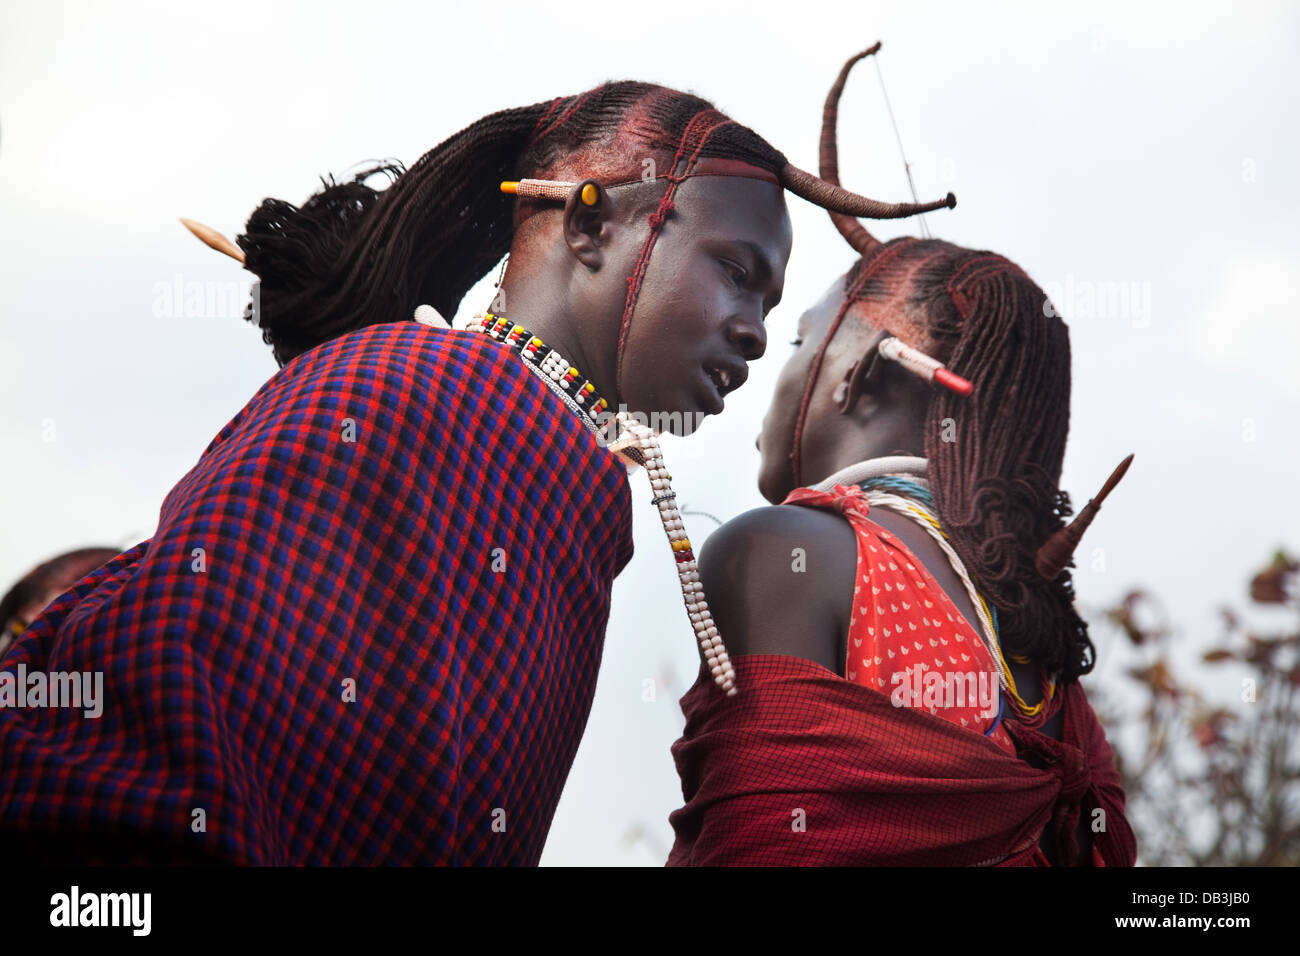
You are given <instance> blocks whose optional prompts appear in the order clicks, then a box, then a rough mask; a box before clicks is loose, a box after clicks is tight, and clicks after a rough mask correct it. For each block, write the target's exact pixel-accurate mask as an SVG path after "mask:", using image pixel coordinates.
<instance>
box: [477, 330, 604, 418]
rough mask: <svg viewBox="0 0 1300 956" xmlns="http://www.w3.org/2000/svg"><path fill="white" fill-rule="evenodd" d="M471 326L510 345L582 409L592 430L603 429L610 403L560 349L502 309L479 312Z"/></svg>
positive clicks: (574, 407)
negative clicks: (500, 311) (506, 314)
mask: <svg viewBox="0 0 1300 956" xmlns="http://www.w3.org/2000/svg"><path fill="white" fill-rule="evenodd" d="M468 329H469V331H471V332H482V333H484V334H485V335H487V336H489V337H491V338H494V339H496V340H497V341H498V342H504V343H505V344H506V345H508V346H510V348H511V349H513V350H514V351H515V352H516V353H517V354H518V355H519V356H520V358H522V359H523V360H524V364H526V365H527V366H528V367H529V368H530V369H532V370H533V371H534V372H536V373H537V374H538V375H540V376H541V377H542V379H543V380H545V381H546V383H547V384H548V385H550V386H551V388H552V389H553V390H555V391H558V392H559V393H560V394H561V395H562V396H563V397H564V398H567V399H568V401H567V402H566V403H565V404H566V405H568V406H569V407H570V408H571V409H572V410H574V411H576V412H577V413H578V417H579V418H580V419H581V420H582V422H583V424H584V425H586V426H587V427H588V428H589V429H592V430H599V429H600V427H601V424H602V422H603V421H604V420H605V418H606V413H607V412H608V411H609V403H608V402H607V401H605V399H603V398H602V397H601V396H600V395H599V394H597V392H596V386H595V385H594V384H593V383H592V381H591V379H589V378H587V377H585V376H584V375H583V374H582V373H581V372H579V371H578V370H577V369H576V368H574V367H573V366H572V365H570V364H569V362H568V361H567V360H566V359H565V358H564V357H563V356H562V355H560V353H559V352H557V351H556V350H555V349H553V348H551V347H550V346H548V345H547V344H546V343H545V342H543V341H542V340H541V339H540V338H538V337H537V336H536V335H533V333H531V332H529V331H528V330H527V329H526V328H524V327H523V326H522V325H519V324H518V323H516V322H512V321H510V320H509V319H507V318H506V317H505V316H504V315H502V314H501V313H499V312H495V313H494V312H481V313H479V314H477V315H475V316H474V319H473V321H472V322H471V323H470V325H469V326H468Z"/></svg>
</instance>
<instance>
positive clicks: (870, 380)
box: [833, 329, 890, 415]
mask: <svg viewBox="0 0 1300 956" xmlns="http://www.w3.org/2000/svg"><path fill="white" fill-rule="evenodd" d="M889 335H890V333H889V332H887V331H886V330H885V329H880V330H878V331H877V332H876V334H875V335H873V336H872V337H871V339H870V341H868V342H867V347H866V348H865V349H863V350H862V355H861V357H860V358H859V359H858V360H857V362H855V363H854V365H853V367H852V368H851V369H849V370H848V372H847V373H846V374H845V376H844V380H843V381H842V382H840V384H838V385H836V386H835V394H834V396H833V397H834V399H835V403H836V404H837V405H839V408H840V414H841V415H848V414H849V413H850V412H852V411H853V409H854V407H855V406H856V405H857V404H858V399H859V398H861V397H862V395H863V394H865V393H866V392H869V391H872V390H874V388H875V386H876V385H877V383H878V381H879V379H880V375H881V373H880V366H881V364H882V363H883V362H884V361H885V360H884V359H882V358H881V357H880V343H881V342H883V341H884V340H885V339H887V338H889Z"/></svg>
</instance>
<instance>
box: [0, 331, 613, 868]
mask: <svg viewBox="0 0 1300 956" xmlns="http://www.w3.org/2000/svg"><path fill="white" fill-rule="evenodd" d="M632 550H633V545H632V513H631V495H630V489H629V485H628V478H627V469H626V467H625V466H624V465H623V464H622V463H621V461H620V460H619V459H618V458H617V457H616V456H615V455H613V454H612V453H610V452H609V451H608V450H607V449H605V448H603V447H602V446H601V445H600V443H599V442H598V441H597V438H596V436H595V435H594V434H593V433H592V432H591V431H589V430H588V428H587V427H586V426H585V425H584V424H583V423H582V422H581V421H580V420H579V419H578V417H577V416H576V415H575V414H574V413H573V412H572V411H571V410H570V409H569V408H567V407H566V406H565V404H564V403H563V400H562V399H561V398H560V397H559V396H558V395H557V394H556V393H555V392H553V391H552V390H551V389H550V388H548V386H547V385H546V383H545V382H543V381H542V380H541V379H540V378H539V377H538V376H537V375H536V374H535V373H534V372H532V371H530V370H529V369H527V368H526V367H525V365H524V363H523V361H522V360H521V359H520V357H519V356H518V355H517V354H515V353H513V352H512V350H511V349H510V348H509V347H508V346H506V345H504V344H502V343H499V342H496V341H494V340H492V339H490V338H488V337H487V336H485V335H482V334H480V333H474V332H468V331H462V330H452V331H448V330H445V329H441V330H435V329H431V328H428V327H426V326H423V325H420V324H417V323H415V322H396V323H389V324H384V325H378V326H373V327H370V328H366V329H363V330H361V331H357V332H353V333H351V334H348V335H345V336H343V337H341V338H338V339H335V340H334V341H332V342H329V343H327V344H325V345H323V346H321V347H319V348H316V349H314V350H312V351H310V352H308V353H306V354H304V355H302V356H300V357H298V358H296V359H294V360H293V361H291V362H290V363H289V364H288V365H286V366H285V367H284V368H283V369H281V370H280V371H279V372H277V373H276V374H275V375H274V376H273V377H272V378H271V379H270V380H268V381H267V382H266V384H265V385H264V386H263V387H262V388H261V389H260V390H259V391H258V392H257V393H256V394H255V395H254V396H253V398H252V400H251V401H249V403H248V404H247V405H246V406H244V408H243V409H242V410H241V411H240V412H239V414H237V415H236V416H235V417H234V418H233V419H232V420H231V421H230V422H229V423H228V424H227V425H226V426H225V427H224V428H223V429H222V430H221V432H220V433H219V434H218V435H217V436H216V438H215V439H214V440H213V441H212V443H211V444H210V445H209V446H208V448H207V450H206V451H204V453H203V455H202V457H201V458H200V459H199V461H198V464H196V465H195V467H194V468H193V469H192V470H191V471H190V472H189V473H188V474H187V475H185V476H184V477H183V478H182V479H181V480H180V482H179V483H178V484H177V485H176V486H175V487H174V488H173V489H172V490H171V492H170V493H169V494H168V495H167V497H166V499H165V501H164V502H163V506H162V509H161V513H160V516H159V522H158V527H157V530H156V532H155V534H154V535H153V537H152V538H150V539H149V540H146V541H143V542H141V543H140V544H138V545H136V546H135V547H133V548H131V549H130V550H129V551H126V552H124V553H123V554H121V555H119V556H118V557H116V558H114V559H113V560H112V561H110V562H108V563H107V564H105V565H104V566H102V567H101V568H99V569H98V570H97V571H95V572H94V573H92V574H91V575H89V576H88V577H86V578H83V579H82V580H81V581H80V582H79V583H78V584H77V585H76V586H75V587H73V588H72V589H71V590H70V591H69V592H67V593H66V594H65V595H63V596H62V597H61V598H59V599H58V600H57V601H55V602H54V603H53V604H51V605H50V607H49V608H48V609H47V610H46V611H45V613H44V614H43V615H42V616H41V617H40V618H39V619H38V620H37V621H35V622H34V623H33V624H32V625H31V626H30V628H29V629H28V630H27V631H26V632H24V634H23V635H22V636H21V638H20V639H19V640H18V642H17V643H16V644H15V645H14V646H13V648H12V649H11V651H10V653H9V654H8V655H7V656H6V658H5V659H4V660H3V661H2V662H0V668H3V669H4V670H6V671H9V672H15V671H16V669H17V668H18V667H19V665H25V667H26V670H27V671H28V672H29V673H30V672H32V671H45V672H56V671H58V672H87V671H89V672H94V671H100V672H102V673H103V697H104V701H103V713H102V716H100V717H98V718H93V717H87V716H85V715H84V713H83V711H82V710H80V709H72V708H58V707H44V708H33V707H27V708H15V707H8V708H3V709H0V831H2V832H0V855H3V854H4V852H5V851H4V849H3V848H4V847H5V846H6V845H8V846H9V848H10V849H11V850H13V849H14V848H15V847H19V846H21V847H22V848H23V850H24V852H25V853H26V854H30V855H34V856H35V857H36V858H37V859H44V858H50V859H60V860H74V861H79V860H83V859H90V860H92V861H98V862H109V863H113V862H151V861H157V862H177V861H186V860H190V861H195V860H197V861H201V862H203V861H224V862H230V863H237V864H377V863H392V864H398V863H400V864H405V863H411V864H417V863H418V864H523V865H531V864H536V863H537V861H538V858H539V857H540V855H541V852H542V846H543V844H544V842H545V840H546V834H547V830H548V828H549V826H550V824H551V820H552V818H553V816H554V813H555V809H556V805H557V803H558V801H559V798H560V791H561V789H562V788H563V785H564V781H565V778H566V777H567V775H568V772H569V769H570V766H571V765H572V763H573V759H574V755H575V752H576V751H577V748H578V742H579V739H580V738H581V736H582V733H583V730H584V728H585V726H586V722H587V717H588V714H589V712H590V708H591V701H592V696H593V694H594V692H595V686H596V674H597V670H598V668H599V665H600V659H601V651H602V645H603V641H604V632H605V626H606V623H607V621H608V617H609V607H610V591H611V586H612V582H613V579H614V577H615V576H616V575H617V574H618V573H619V572H620V571H621V570H622V569H623V567H624V566H625V565H626V564H627V562H628V561H629V560H630V559H631V557H632Z"/></svg>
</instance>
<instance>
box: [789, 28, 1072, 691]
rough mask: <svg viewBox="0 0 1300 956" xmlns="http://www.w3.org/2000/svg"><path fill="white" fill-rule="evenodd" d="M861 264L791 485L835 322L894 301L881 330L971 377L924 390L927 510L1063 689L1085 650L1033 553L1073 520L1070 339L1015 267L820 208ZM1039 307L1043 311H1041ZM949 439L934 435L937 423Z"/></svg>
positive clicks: (839, 85)
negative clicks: (958, 390) (966, 389)
mask: <svg viewBox="0 0 1300 956" xmlns="http://www.w3.org/2000/svg"><path fill="white" fill-rule="evenodd" d="M878 47H879V45H878V44H877V46H876V47H873V48H872V49H871V50H867V51H864V52H862V53H859V54H857V55H856V56H854V57H853V58H851V59H850V60H849V61H848V62H847V63H846V64H845V65H844V68H843V69H842V70H841V71H840V75H839V77H838V79H837V80H836V82H835V85H834V86H832V88H831V91H830V94H829V95H828V96H827V99H826V105H825V109H824V111H823V117H822V140H821V166H820V171H821V175H822V178H823V179H825V180H827V181H829V182H832V183H838V179H839V173H838V163H837V160H838V156H837V152H836V144H835V129H836V120H837V111H838V104H839V97H840V94H841V93H842V92H843V89H844V82H845V80H846V79H847V77H848V73H849V70H850V69H851V68H852V66H853V64H854V63H856V62H857V61H858V60H860V59H862V58H863V57H865V56H868V55H870V54H871V53H874V52H875V50H876V49H878ZM832 220H833V221H834V222H835V225H836V227H837V228H838V229H839V230H840V232H841V233H842V234H843V235H844V237H845V239H846V240H848V241H849V243H850V245H852V246H853V247H854V249H856V250H857V251H858V252H859V253H860V254H861V258H860V259H859V260H858V261H857V262H856V263H854V265H853V267H852V268H851V269H850V270H849V271H848V273H847V274H846V275H845V277H844V303H843V304H842V305H841V307H840V311H839V313H838V314H837V315H836V317H835V320H834V321H833V322H832V323H831V325H830V328H829V329H828V331H827V334H826V337H825V339H824V340H823V342H822V345H821V348H820V350H819V351H818V353H817V356H816V357H815V358H814V360H813V364H812V368H811V371H810V373H809V378H808V383H807V386H806V389H805V393H804V400H803V404H802V406H801V409H800V414H799V417H798V420H797V423H796V426H795V441H794V452H793V454H792V458H793V462H792V463H793V465H794V468H795V474H794V477H795V483H796V485H798V484H799V483H800V481H801V480H802V479H801V476H800V475H799V472H798V468H799V460H798V454H799V442H800V440H801V438H802V430H803V418H804V414H805V412H806V409H807V404H808V398H809V396H810V395H811V394H812V390H813V385H814V382H815V380H816V377H817V373H818V371H819V369H820V367H821V364H822V357H823V355H824V353H825V351H826V348H827V346H828V345H829V344H830V342H831V340H832V339H833V338H834V336H835V334H836V331H837V330H838V329H839V328H840V326H841V324H842V323H843V322H844V321H845V319H846V317H847V319H848V321H849V322H850V323H854V322H861V321H863V320H866V321H869V322H871V324H872V326H873V327H879V310H878V308H876V307H877V306H878V305H879V304H881V303H884V302H887V301H890V300H893V299H894V298H895V297H896V296H899V295H900V294H901V295H902V296H903V302H904V308H903V310H902V311H903V315H904V318H903V319H901V320H899V321H900V324H899V326H898V327H890V329H889V331H890V332H891V333H892V334H894V335H897V336H898V337H899V338H900V339H902V340H903V341H904V342H906V343H907V344H909V345H913V346H915V347H917V348H919V349H921V350H923V351H925V352H927V353H929V354H930V355H932V356H934V357H935V358H936V359H938V360H939V361H941V362H943V363H944V364H945V365H946V366H948V367H949V368H951V369H952V370H953V371H954V372H955V373H956V374H958V375H961V376H964V377H965V378H967V379H969V380H970V381H971V383H972V384H973V385H974V391H973V392H972V394H971V395H969V396H966V397H962V396H959V395H955V394H953V393H952V392H950V391H949V390H948V389H945V388H935V389H934V391H933V393H932V396H931V398H930V404H929V408H928V411H927V414H926V422H927V425H926V433H925V455H926V458H927V459H928V460H929V466H928V474H927V477H928V479H929V483H930V490H931V494H932V495H933V498H934V506H935V511H936V513H937V514H938V515H939V516H940V519H941V521H942V523H943V528H944V531H945V532H946V533H947V535H948V538H949V541H950V542H951V544H952V546H953V549H954V550H955V551H956V552H957V554H958V555H959V556H960V557H961V559H962V561H963V562H964V563H965V565H966V568H967V569H968V571H969V572H970V573H971V575H972V578H973V580H974V581H975V583H976V586H977V587H978V588H979V590H980V592H981V593H982V594H983V595H984V596H985V597H986V598H987V599H988V600H989V601H990V602H991V603H992V604H993V605H995V606H996V607H997V611H998V628H999V632H1000V637H1001V641H1002V646H1003V649H1004V650H1005V651H1006V652H1007V653H1008V654H1013V655H1018V656H1023V657H1027V658H1029V659H1030V660H1033V661H1035V662H1037V663H1039V664H1040V665H1042V666H1043V667H1044V668H1046V669H1047V671H1048V672H1049V673H1056V674H1059V675H1060V677H1059V679H1060V680H1061V681H1062V682H1063V683H1070V682H1072V681H1075V680H1077V679H1078V677H1079V676H1080V675H1082V674H1086V673H1088V672H1089V671H1091V670H1092V667H1093V663H1094V659H1095V649H1094V647H1093V644H1092V640H1091V639H1090V638H1089V636H1088V626H1087V624H1086V623H1085V622H1084V621H1083V620H1082V619H1081V618H1080V617H1079V615H1078V613H1077V611H1076V610H1075V607H1074V590H1073V583H1072V581H1071V577H1070V572H1069V570H1068V567H1069V566H1072V565H1073V562H1069V564H1068V565H1067V567H1066V568H1065V569H1062V570H1061V571H1060V572H1059V573H1058V574H1057V575H1056V576H1055V577H1054V578H1053V579H1052V580H1050V581H1049V580H1045V579H1044V578H1043V577H1042V576H1041V575H1040V574H1039V573H1038V571H1037V570H1036V568H1035V555H1036V553H1037V551H1038V549H1039V547H1040V546H1041V545H1042V544H1043V543H1044V542H1046V541H1047V540H1048V539H1049V538H1050V537H1051V536H1052V535H1053V534H1054V533H1055V532H1057V531H1059V530H1060V529H1061V528H1063V527H1064V526H1065V522H1064V519H1065V518H1067V517H1069V516H1070V514H1072V508H1071V505H1070V497H1069V495H1068V494H1067V493H1066V492H1064V491H1061V490H1060V489H1059V487H1058V484H1059V482H1060V478H1061V467H1062V461H1063V459H1064V456H1065V442H1066V437H1067V435H1068V432H1069V426H1070V333H1069V330H1068V329H1067V328H1066V326H1065V323H1064V322H1062V321H1061V319H1060V318H1058V317H1057V315H1056V311H1055V309H1047V308H1045V307H1044V306H1045V304H1046V303H1047V301H1048V300H1047V295H1046V293H1044V292H1043V290H1042V289H1040V288H1039V287H1038V286H1037V285H1036V284H1035V283H1034V282H1033V281H1032V280H1031V279H1030V278H1029V277H1028V276H1027V275H1026V274H1025V273H1024V271H1023V270H1021V269H1020V267H1019V266H1017V265H1016V264H1015V263H1013V262H1011V261H1010V260H1008V259H1006V258H1004V257H1003V256H1000V255H996V254H995V253H992V252H986V251H977V250H972V249H964V248H962V247H960V246H955V245H953V244H952V243H948V242H943V241H940V240H935V239H914V238H910V237H904V238H899V239H894V240H892V241H890V242H884V243H882V242H880V241H879V240H878V239H876V238H875V237H874V236H872V235H871V234H870V233H869V232H867V230H866V229H865V228H863V226H862V224H861V223H860V222H858V221H857V220H856V219H855V218H854V217H851V216H844V215H839V214H832ZM1049 312H1050V313H1051V314H1050V315H1049V314H1048V313H1049ZM949 421H950V422H951V423H952V428H953V429H954V430H955V434H952V435H949V436H948V437H955V439H956V440H955V441H945V440H944V438H945V427H944V426H945V422H949Z"/></svg>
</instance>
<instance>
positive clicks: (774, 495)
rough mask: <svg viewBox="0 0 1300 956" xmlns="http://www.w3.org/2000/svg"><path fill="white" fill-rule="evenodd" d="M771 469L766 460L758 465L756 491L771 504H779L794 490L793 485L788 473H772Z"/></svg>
mask: <svg viewBox="0 0 1300 956" xmlns="http://www.w3.org/2000/svg"><path fill="white" fill-rule="evenodd" d="M773 470H774V469H771V468H769V467H767V465H766V462H765V463H764V464H763V465H761V466H760V467H759V469H758V493H759V494H760V495H762V496H763V497H764V498H765V499H766V500H767V501H768V502H770V503H771V504H774V505H779V504H780V503H781V502H782V501H784V500H785V496H786V495H788V494H789V493H790V492H791V491H793V490H794V485H793V483H792V481H791V479H790V476H789V475H788V474H773Z"/></svg>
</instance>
